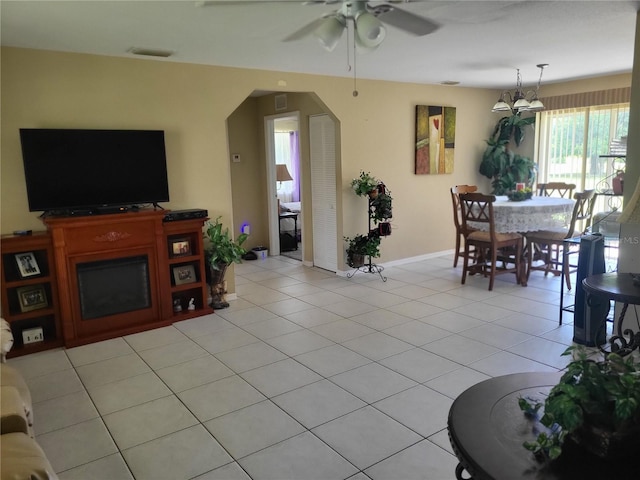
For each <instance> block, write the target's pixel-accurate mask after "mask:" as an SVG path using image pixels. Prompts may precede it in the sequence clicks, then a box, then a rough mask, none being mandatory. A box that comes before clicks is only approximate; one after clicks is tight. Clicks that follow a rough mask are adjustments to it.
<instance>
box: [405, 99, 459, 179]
mask: <svg viewBox="0 0 640 480" xmlns="http://www.w3.org/2000/svg"><path fill="white" fill-rule="evenodd" d="M455 139H456V109H455V107H430V106H426V105H416V170H415V172H416V175H427V174H436V173H453V152H454V147H455Z"/></svg>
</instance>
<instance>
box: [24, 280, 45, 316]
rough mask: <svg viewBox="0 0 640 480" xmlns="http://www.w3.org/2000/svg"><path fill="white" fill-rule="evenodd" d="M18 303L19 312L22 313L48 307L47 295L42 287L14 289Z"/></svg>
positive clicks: (33, 286)
mask: <svg viewBox="0 0 640 480" xmlns="http://www.w3.org/2000/svg"><path fill="white" fill-rule="evenodd" d="M16 293H17V294H18V301H19V302H20V311H21V312H22V313H25V312H30V311H32V310H38V309H40V308H46V307H48V306H49V302H48V301H47V293H46V292H45V290H44V286H43V285H32V286H29V287H19V288H16Z"/></svg>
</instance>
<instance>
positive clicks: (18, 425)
mask: <svg viewBox="0 0 640 480" xmlns="http://www.w3.org/2000/svg"><path fill="white" fill-rule="evenodd" d="M0 405H2V408H1V410H0V433H2V434H5V433H15V432H20V433H26V434H27V435H31V431H30V429H29V423H28V422H27V409H26V408H25V404H24V402H23V401H22V398H21V397H20V393H19V392H18V389H17V388H15V387H5V386H2V387H0Z"/></svg>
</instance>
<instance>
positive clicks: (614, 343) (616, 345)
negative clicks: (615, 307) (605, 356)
mask: <svg viewBox="0 0 640 480" xmlns="http://www.w3.org/2000/svg"><path fill="white" fill-rule="evenodd" d="M628 307H629V304H628V303H625V304H624V305H623V306H622V310H620V316H619V317H618V326H617V328H616V332H617V334H616V335H612V336H611V338H610V339H609V343H610V344H611V351H612V352H613V353H617V354H618V355H620V356H622V357H624V356H626V355H629V354H630V353H631V352H633V351H634V350H635V349H636V348H639V347H640V332H634V331H633V330H631V329H630V328H627V329H626V330H625V331H624V332H623V331H622V321H623V320H624V316H625V314H626V313H627V308H628ZM625 336H627V337H628V338H629V340H628V341H627V339H626V338H625Z"/></svg>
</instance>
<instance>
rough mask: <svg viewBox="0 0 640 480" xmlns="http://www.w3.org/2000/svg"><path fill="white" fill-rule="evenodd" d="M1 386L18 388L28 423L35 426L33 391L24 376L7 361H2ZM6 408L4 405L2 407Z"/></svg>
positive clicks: (0, 367)
mask: <svg viewBox="0 0 640 480" xmlns="http://www.w3.org/2000/svg"><path fill="white" fill-rule="evenodd" d="M0 386H2V387H14V388H15V389H16V390H18V393H19V394H20V398H21V399H22V403H23V404H24V408H25V413H26V417H27V423H28V425H29V426H30V427H31V426H33V409H32V406H31V393H30V392H29V387H27V383H26V382H25V381H24V379H23V378H22V375H20V373H19V372H18V371H17V370H16V369H15V368H13V367H10V366H9V365H7V364H6V363H0ZM2 410H4V407H3V408H2Z"/></svg>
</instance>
